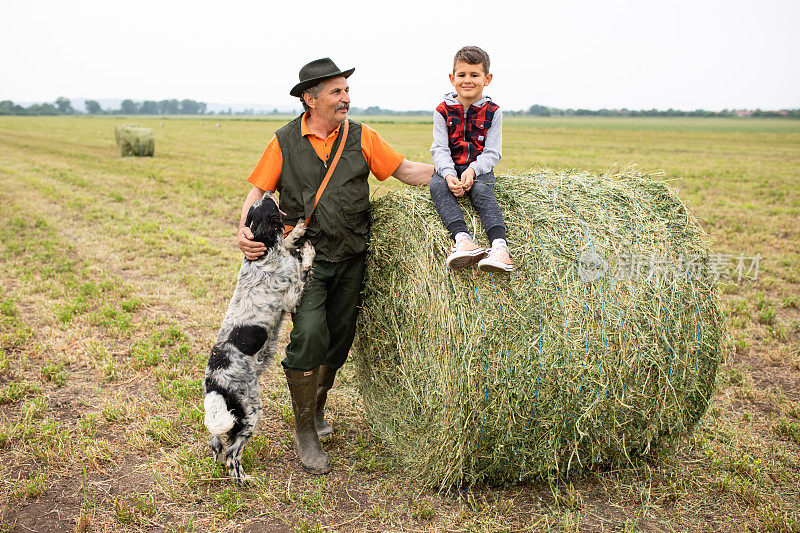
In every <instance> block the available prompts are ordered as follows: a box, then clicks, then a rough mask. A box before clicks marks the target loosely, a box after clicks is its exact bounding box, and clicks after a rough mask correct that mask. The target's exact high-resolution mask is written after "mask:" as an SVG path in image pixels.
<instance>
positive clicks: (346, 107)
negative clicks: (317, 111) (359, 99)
mask: <svg viewBox="0 0 800 533" xmlns="http://www.w3.org/2000/svg"><path fill="white" fill-rule="evenodd" d="M342 109H347V110H349V109H350V104H339V105H337V106H336V111H341V110H342Z"/></svg>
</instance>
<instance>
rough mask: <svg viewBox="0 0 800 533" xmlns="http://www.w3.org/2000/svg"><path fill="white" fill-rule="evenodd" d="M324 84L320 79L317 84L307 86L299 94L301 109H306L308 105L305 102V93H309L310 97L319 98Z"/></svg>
mask: <svg viewBox="0 0 800 533" xmlns="http://www.w3.org/2000/svg"><path fill="white" fill-rule="evenodd" d="M324 86H325V80H322V81H321V82H319V83H318V84H316V85H314V86H313V87H309V88H308V89H306V90H305V91H303V94H301V95H300V103H301V104H303V110H304V111H308V110H309V107H308V104H307V103H306V98H305V97H306V93H308V94H310V95H311V98H319V95H320V94H322V88H323V87H324Z"/></svg>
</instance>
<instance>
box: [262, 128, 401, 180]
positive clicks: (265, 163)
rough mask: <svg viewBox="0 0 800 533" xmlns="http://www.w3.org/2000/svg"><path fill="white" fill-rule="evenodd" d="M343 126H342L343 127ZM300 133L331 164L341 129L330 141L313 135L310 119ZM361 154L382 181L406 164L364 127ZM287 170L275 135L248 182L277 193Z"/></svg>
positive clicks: (377, 136)
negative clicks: (282, 174) (333, 149)
mask: <svg viewBox="0 0 800 533" xmlns="http://www.w3.org/2000/svg"><path fill="white" fill-rule="evenodd" d="M340 127H341V126H340ZM300 133H301V135H303V137H308V140H309V142H310V143H311V146H313V147H314V151H315V152H316V153H317V155H318V156H319V158H320V159H321V160H322V161H327V160H328V157H330V155H331V147H333V143H334V141H336V137H337V136H338V135H339V128H336V129H335V130H333V132H332V133H331V134H330V135H328V138H327V139H323V138H322V137H318V136H317V135H316V134H314V133H312V132H311V130H309V129H308V126H307V125H306V116H305V114H304V115H303V118H302V119H301V121H300ZM361 151H362V152H364V159H366V160H367V165H368V166H369V170H370V171H371V172H372V173H373V174H374V175H375V177H376V178H378V180H380V181H383V180H385V179H386V178H388V177H389V176H391V175H392V172H394V171H395V170H397V167H399V166H400V163H402V162H403V159H404V158H403V156H402V155H401V154H399V153H398V152H396V151H395V150H394V148H392V147H391V146H389V145H388V144H387V143H386V141H384V140H383V138H381V136H380V135H378V132H376V131H375V130H373V129H372V128H370V127H369V126H367V125H366V124H362V125H361ZM282 168H283V155H282V154H281V147H280V145H279V144H278V139H277V138H276V137H275V136H274V135H273V136H272V140H271V141H270V142H269V144H268V145H267V149H266V150H264V154H263V155H262V156H261V159H259V161H258V164H257V165H256V168H254V169H253V172H251V173H250V176H248V178H247V181H249V182H250V183H252V184H253V185H255V186H256V187H258V188H259V189H261V190H264V191H274V190H275V187H277V186H278V178H280V176H281V169H282Z"/></svg>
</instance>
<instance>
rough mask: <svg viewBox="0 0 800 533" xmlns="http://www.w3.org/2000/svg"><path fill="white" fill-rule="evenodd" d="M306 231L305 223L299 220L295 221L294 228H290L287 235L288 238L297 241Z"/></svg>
mask: <svg viewBox="0 0 800 533" xmlns="http://www.w3.org/2000/svg"><path fill="white" fill-rule="evenodd" d="M306 229H308V226H306V221H305V220H303V219H302V218H301V219H300V220H298V221H297V224H296V225H295V227H294V228H292V231H291V233H289V236H290V237H291V238H293V239H294V240H297V239H299V238H300V237H302V236H303V235H305V234H306Z"/></svg>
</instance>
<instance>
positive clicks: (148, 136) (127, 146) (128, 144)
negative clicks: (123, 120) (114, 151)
mask: <svg viewBox="0 0 800 533" xmlns="http://www.w3.org/2000/svg"><path fill="white" fill-rule="evenodd" d="M118 144H119V151H120V154H121V155H122V157H125V156H129V155H135V156H140V157H142V156H147V157H152V156H153V153H154V152H155V147H156V142H155V139H154V138H153V130H152V129H150V128H140V127H138V126H128V127H124V128H121V129H120V132H119V143H118Z"/></svg>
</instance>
